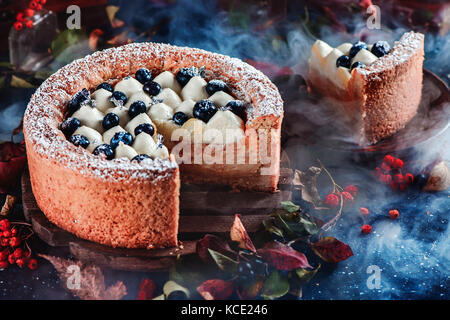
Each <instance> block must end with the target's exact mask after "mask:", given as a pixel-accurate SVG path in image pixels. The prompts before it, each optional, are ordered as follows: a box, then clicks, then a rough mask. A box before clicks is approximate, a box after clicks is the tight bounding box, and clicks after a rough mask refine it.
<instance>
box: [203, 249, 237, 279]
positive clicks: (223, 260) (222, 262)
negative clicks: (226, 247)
mask: <svg viewBox="0 0 450 320" xmlns="http://www.w3.org/2000/svg"><path fill="white" fill-rule="evenodd" d="M208 251H209V253H210V254H211V257H212V258H213V259H214V261H215V263H216V264H217V266H218V267H219V269H220V270H222V271H225V272H229V273H232V274H235V273H236V272H237V266H238V262H237V261H234V260H233V259H231V258H228V257H227V256H225V255H223V254H221V253H219V252H217V251H214V250H212V249H209V248H208Z"/></svg>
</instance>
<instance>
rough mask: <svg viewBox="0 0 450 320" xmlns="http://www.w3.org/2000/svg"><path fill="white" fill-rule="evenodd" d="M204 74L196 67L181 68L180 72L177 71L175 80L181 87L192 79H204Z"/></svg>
mask: <svg viewBox="0 0 450 320" xmlns="http://www.w3.org/2000/svg"><path fill="white" fill-rule="evenodd" d="M204 73H205V72H204V71H203V70H202V69H201V68H200V69H199V68H196V67H190V68H181V69H180V71H178V73H177V75H176V76H175V79H177V81H178V83H179V84H180V85H181V86H183V87H184V86H185V85H186V84H187V83H188V82H189V80H191V78H192V77H196V76H200V77H204V76H205V74H204Z"/></svg>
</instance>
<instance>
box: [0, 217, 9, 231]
mask: <svg viewBox="0 0 450 320" xmlns="http://www.w3.org/2000/svg"><path fill="white" fill-rule="evenodd" d="M10 228H11V223H10V222H9V220H8V219H3V220H1V221H0V230H3V231H5V230H9V229H10Z"/></svg>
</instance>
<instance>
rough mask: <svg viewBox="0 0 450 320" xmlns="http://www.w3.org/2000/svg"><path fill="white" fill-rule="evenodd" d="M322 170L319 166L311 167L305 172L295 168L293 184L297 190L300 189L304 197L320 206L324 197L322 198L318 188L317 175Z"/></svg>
mask: <svg viewBox="0 0 450 320" xmlns="http://www.w3.org/2000/svg"><path fill="white" fill-rule="evenodd" d="M321 172H322V169H321V168H319V167H310V168H309V169H308V170H306V171H305V172H303V171H300V170H295V173H294V179H293V181H292V182H293V184H294V187H295V188H296V189H297V190H300V193H301V196H302V199H303V200H304V201H306V202H309V203H311V204H313V205H314V207H320V205H321V204H322V199H321V198H320V195H319V192H318V190H317V177H318V176H319V174H320V173H321Z"/></svg>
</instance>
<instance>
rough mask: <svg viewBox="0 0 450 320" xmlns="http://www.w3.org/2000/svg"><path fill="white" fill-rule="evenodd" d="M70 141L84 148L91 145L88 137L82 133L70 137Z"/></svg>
mask: <svg viewBox="0 0 450 320" xmlns="http://www.w3.org/2000/svg"><path fill="white" fill-rule="evenodd" d="M69 141H70V142H72V143H73V144H74V145H76V146H77V147H82V148H84V149H86V148H87V147H88V145H89V140H88V138H86V137H85V136H83V135H81V134H74V135H73V136H71V137H70V139H69Z"/></svg>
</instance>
